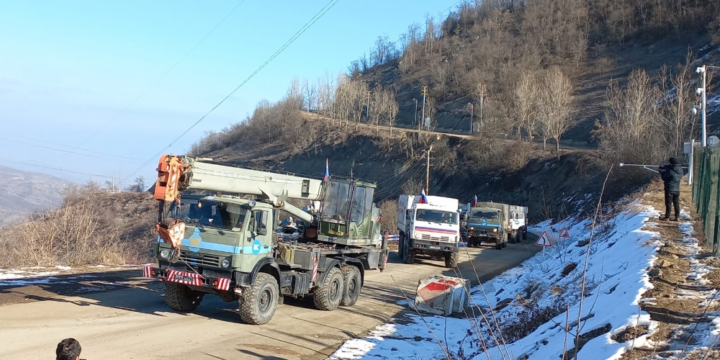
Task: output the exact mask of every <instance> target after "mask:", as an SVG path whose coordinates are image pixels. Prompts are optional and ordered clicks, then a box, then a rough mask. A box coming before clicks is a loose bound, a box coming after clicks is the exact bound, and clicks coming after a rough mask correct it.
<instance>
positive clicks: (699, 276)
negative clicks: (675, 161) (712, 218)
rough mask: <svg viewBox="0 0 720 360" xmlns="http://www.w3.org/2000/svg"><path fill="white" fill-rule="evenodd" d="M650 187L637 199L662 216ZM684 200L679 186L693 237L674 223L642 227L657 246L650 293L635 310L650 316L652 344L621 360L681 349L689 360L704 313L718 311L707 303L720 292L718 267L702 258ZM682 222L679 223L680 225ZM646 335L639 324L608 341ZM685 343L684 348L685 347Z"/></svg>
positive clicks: (686, 193)
mask: <svg viewBox="0 0 720 360" xmlns="http://www.w3.org/2000/svg"><path fill="white" fill-rule="evenodd" d="M652 188H653V191H650V192H648V193H647V194H645V196H643V203H644V204H646V205H651V206H653V207H655V209H657V210H660V211H661V213H662V212H664V210H665V201H664V194H663V191H662V187H661V186H658V184H653V186H652ZM690 198H691V194H690V187H689V186H688V185H687V184H682V185H681V191H680V203H681V206H682V207H683V208H685V209H689V211H690V217H691V219H693V220H694V223H693V224H692V226H693V229H694V232H693V234H691V235H688V234H683V232H682V231H681V228H680V223H678V222H667V221H659V220H657V219H651V220H650V221H651V222H654V223H648V224H647V225H646V226H645V227H644V229H646V230H649V231H656V232H658V233H659V234H660V239H659V240H660V241H661V242H662V244H663V245H662V246H661V247H660V249H659V250H658V252H657V259H656V260H655V262H654V263H653V265H652V267H651V268H650V269H648V275H649V276H650V281H651V283H652V285H653V288H652V289H650V290H648V291H646V292H645V293H644V294H643V295H642V298H643V300H642V301H641V309H642V310H643V311H645V312H647V313H648V314H650V319H651V320H652V321H653V322H655V324H656V325H657V326H656V328H655V329H654V331H653V333H652V335H650V337H649V339H650V340H651V341H652V342H653V343H654V344H658V345H657V346H656V347H655V348H652V347H643V348H641V347H636V348H633V349H631V350H629V351H628V352H626V353H625V354H623V356H622V358H621V359H623V360H631V359H632V360H636V359H651V358H655V357H654V356H661V357H667V356H677V355H678V354H679V353H680V352H683V350H685V351H684V354H683V356H682V358H683V359H691V358H693V356H695V355H691V354H692V353H693V351H692V350H693V349H692V347H693V345H696V344H698V343H699V337H700V336H701V334H700V332H696V329H698V328H703V327H705V328H707V326H708V325H709V324H708V323H709V322H710V321H711V320H712V316H711V315H710V314H712V313H713V312H715V311H718V310H720V304H719V303H718V302H715V301H708V300H709V298H711V297H713V296H714V295H715V294H716V291H717V289H719V288H720V286H719V285H720V270H719V268H718V267H717V266H716V265H718V262H717V260H716V259H715V258H714V257H712V256H708V255H709V250H707V249H705V248H703V247H702V246H703V245H704V243H705V242H704V240H701V238H702V232H701V231H699V230H700V229H699V228H698V223H699V218H698V216H697V214H695V213H694V211H693V210H692V209H693V207H692V206H691V205H690ZM688 220H689V219H681V221H682V222H684V223H686V224H687V221H688ZM697 245H699V246H700V247H698V246H697ZM708 270H709V271H708ZM648 333H649V328H648V326H646V325H640V326H636V327H631V328H628V329H626V330H625V331H623V332H621V333H619V334H617V335H615V336H613V339H614V340H615V341H618V342H627V341H631V340H633V339H636V338H637V337H639V336H642V335H647V334H648ZM686 344H689V345H690V346H688V347H687V348H686ZM645 346H647V345H645ZM701 353H702V356H704V355H706V354H705V351H702V352H701ZM663 354H664V355H663ZM698 354H700V352H698ZM702 356H699V357H697V358H698V359H700V358H702Z"/></svg>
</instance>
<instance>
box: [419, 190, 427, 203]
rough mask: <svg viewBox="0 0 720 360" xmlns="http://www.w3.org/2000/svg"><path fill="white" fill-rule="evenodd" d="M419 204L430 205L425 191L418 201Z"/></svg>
mask: <svg viewBox="0 0 720 360" xmlns="http://www.w3.org/2000/svg"><path fill="white" fill-rule="evenodd" d="M418 203H419V204H427V203H428V201H427V197H426V196H425V190H423V191H422V192H421V193H420V200H418Z"/></svg>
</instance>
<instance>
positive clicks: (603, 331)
mask: <svg viewBox="0 0 720 360" xmlns="http://www.w3.org/2000/svg"><path fill="white" fill-rule="evenodd" d="M615 211H617V212H618V213H617V215H615V216H611V215H609V214H606V215H605V216H604V219H603V221H602V222H601V223H600V224H598V226H596V228H595V230H594V232H595V234H594V238H593V242H592V245H591V246H590V247H591V253H590V254H591V256H590V257H589V262H588V264H587V277H586V283H585V291H584V294H585V296H584V297H583V299H582V301H581V299H580V294H581V293H582V291H581V288H582V272H583V267H584V266H585V258H586V251H587V248H588V247H587V243H586V242H585V241H586V240H588V239H589V237H590V222H589V221H588V220H582V221H579V220H577V219H573V218H571V219H567V220H565V221H563V222H561V223H557V224H553V225H550V224H549V222H544V223H541V224H539V225H537V226H535V227H533V228H532V229H530V231H531V232H533V233H537V234H538V235H539V234H542V233H543V232H547V234H548V235H549V238H550V241H551V242H552V246H551V247H549V248H546V249H545V251H544V252H539V253H538V254H536V255H535V256H534V257H532V258H530V259H528V260H527V261H525V262H524V263H523V264H522V265H520V266H519V267H516V268H514V269H511V270H508V271H506V272H505V273H503V274H502V275H500V276H498V277H496V278H495V279H493V280H492V281H489V282H487V283H484V284H482V285H480V286H476V287H473V288H471V289H470V294H471V300H470V305H471V308H470V310H469V311H468V312H469V316H463V317H462V318H454V317H449V318H445V317H440V316H431V315H425V314H424V315H423V318H424V321H423V319H422V318H421V317H420V316H419V315H417V314H412V313H411V314H410V315H408V316H407V317H409V318H410V320H411V321H410V322H409V323H408V322H407V321H402V322H397V323H392V324H385V325H382V326H380V327H378V328H377V329H376V330H375V331H374V332H372V333H371V334H370V336H369V337H366V338H359V339H352V340H349V341H347V342H345V343H344V344H343V345H342V347H341V348H340V349H339V350H337V351H336V352H335V353H334V354H332V355H331V356H330V359H438V358H447V357H448V355H451V357H453V358H456V359H517V358H524V359H527V360H547V359H559V358H560V357H561V355H562V353H563V352H564V351H567V350H571V349H573V344H574V337H575V334H576V332H577V323H578V317H579V314H581V317H582V321H581V322H580V331H579V332H580V334H581V339H582V341H581V343H584V345H583V346H582V348H581V350H580V351H579V358H582V359H590V360H594V359H618V358H619V357H620V355H621V354H622V353H623V352H624V351H626V349H628V348H629V347H630V346H631V345H634V346H640V345H642V344H643V343H644V342H646V341H647V337H648V336H650V335H652V331H653V330H654V327H653V324H652V323H651V321H650V317H649V315H648V314H647V313H646V312H644V311H642V310H641V309H640V306H639V304H640V301H641V295H642V294H643V293H644V292H645V291H646V290H647V289H649V288H652V284H651V283H650V281H649V277H648V270H649V269H650V268H651V266H652V265H653V262H654V261H655V254H656V251H657V249H658V248H659V247H660V246H662V243H661V242H660V241H659V240H658V236H659V234H658V233H657V232H654V231H648V230H643V229H642V228H643V226H644V225H645V224H646V222H647V221H648V219H649V218H650V217H656V216H658V212H657V211H656V210H654V209H653V208H652V207H649V206H644V205H642V204H640V202H639V201H638V200H636V201H632V202H628V203H626V204H624V205H621V208H618V209H615ZM563 228H564V229H567V230H568V232H569V235H570V238H568V239H562V238H560V237H559V234H560V231H561V230H562V229H563ZM529 246H532V245H529ZM472 276H473V275H472V274H463V277H465V278H471V277H472ZM485 294H487V295H485ZM581 305H582V309H580V306H581ZM408 306H410V305H408ZM490 307H492V308H495V311H494V312H490V311H488V309H489V308H490ZM481 311H482V314H481ZM566 317H567V320H566ZM496 324H497V325H496ZM566 324H569V326H568V327H569V335H566V334H567V333H566V331H565V327H566ZM638 325H645V326H647V327H648V328H649V333H648V334H646V335H643V336H640V337H638V338H636V339H634V340H629V341H626V342H622V340H619V341H616V340H614V339H621V338H622V337H618V336H616V335H618V334H620V333H622V332H623V331H624V330H625V329H626V328H628V327H633V326H638ZM498 326H499V327H500V328H501V329H502V330H503V331H498V330H497V328H498ZM631 343H632V344H631ZM498 344H499V345H498ZM485 348H486V350H485ZM446 352H447V353H446ZM523 355H525V356H526V357H523Z"/></svg>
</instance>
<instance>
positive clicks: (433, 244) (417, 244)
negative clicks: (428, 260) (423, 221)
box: [412, 239, 458, 252]
mask: <svg viewBox="0 0 720 360" xmlns="http://www.w3.org/2000/svg"><path fill="white" fill-rule="evenodd" d="M412 247H413V248H414V249H419V250H434V251H447V252H454V251H455V250H457V249H458V244H457V243H448V242H441V241H427V240H417V239H413V241H412Z"/></svg>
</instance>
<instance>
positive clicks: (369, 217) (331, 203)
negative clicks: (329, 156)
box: [144, 155, 388, 325]
mask: <svg viewBox="0 0 720 360" xmlns="http://www.w3.org/2000/svg"><path fill="white" fill-rule="evenodd" d="M188 190H196V191H206V192H210V193H211V194H212V195H204V196H197V195H193V196H187V197H184V196H181V194H182V192H187V191H188ZM374 191H375V185H374V184H371V183H367V182H362V181H358V180H354V179H344V180H343V179H335V178H333V179H331V178H330V177H329V175H326V177H325V179H323V180H316V179H311V178H306V177H299V176H293V175H285V174H278V173H273V172H265V171H256V170H250V169H243V168H238V167H234V166H226V165H220V164H213V163H210V162H208V161H206V160H203V161H200V160H198V159H193V158H189V157H179V156H173V155H163V156H162V157H161V158H160V162H159V166H158V178H157V180H156V183H155V189H154V193H155V199H156V200H158V202H159V206H158V223H157V225H156V230H157V232H158V240H157V243H156V244H155V246H154V248H155V258H156V261H157V262H156V264H152V265H148V266H146V267H145V269H144V276H145V277H149V278H154V279H157V280H160V281H162V282H164V284H165V301H166V303H167V305H168V306H169V307H170V308H171V309H173V310H176V311H181V312H191V311H194V310H195V309H196V308H197V307H198V305H199V304H200V302H201V301H202V299H203V297H204V296H205V295H217V296H218V297H220V298H221V299H222V300H224V301H226V302H232V301H237V302H238V310H239V313H240V317H241V319H242V320H243V321H244V322H246V323H249V324H256V325H259V324H265V323H267V322H269V321H270V320H271V319H272V317H273V315H274V314H275V309H276V308H277V305H278V304H280V303H282V300H283V298H284V297H285V296H290V297H296V298H297V297H303V296H306V295H312V298H313V302H314V304H315V307H316V308H318V309H320V310H326V311H331V310H335V309H336V308H337V307H338V306H352V305H354V304H355V303H356V301H357V300H358V297H359V294H360V291H361V289H362V286H363V283H364V278H365V271H367V270H375V269H379V270H380V271H382V270H383V269H384V268H385V266H386V264H387V259H388V250H387V243H386V240H385V239H383V237H382V236H381V234H380V209H379V208H377V206H376V205H375V204H374V203H373V197H374ZM247 195H251V196H247ZM250 197H253V198H254V199H250ZM287 199H301V200H306V201H307V202H308V203H309V205H308V206H306V207H304V208H303V209H300V208H298V207H295V206H293V205H291V204H290V203H289V202H287ZM279 210H283V211H286V212H288V213H290V214H291V215H292V216H294V217H295V219H296V220H297V221H298V222H302V226H300V227H299V228H300V229H301V230H302V231H301V233H300V234H299V235H288V234H283V233H279V232H275V231H273V230H274V229H275V228H276V227H277V225H278V224H277V221H276V219H277V215H276V212H277V211H279Z"/></svg>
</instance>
